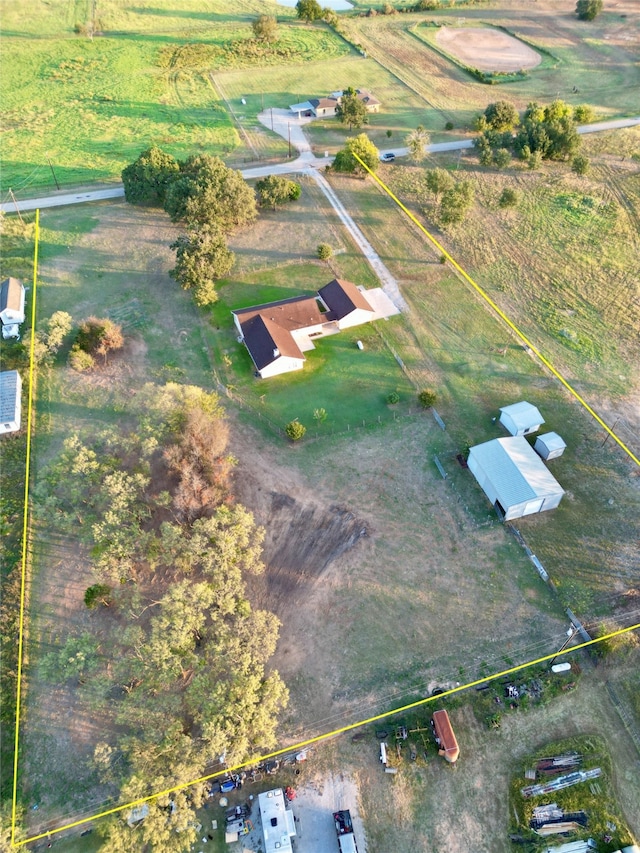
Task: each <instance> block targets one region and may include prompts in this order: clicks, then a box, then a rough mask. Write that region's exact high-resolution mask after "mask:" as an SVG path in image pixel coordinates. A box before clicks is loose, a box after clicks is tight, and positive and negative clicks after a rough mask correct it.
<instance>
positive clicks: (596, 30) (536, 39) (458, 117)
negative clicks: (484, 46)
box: [343, 3, 640, 129]
mask: <svg viewBox="0 0 640 853" xmlns="http://www.w3.org/2000/svg"><path fill="white" fill-rule="evenodd" d="M531 8H533V7H523V6H522V5H521V4H519V3H501V4H500V5H499V7H497V6H488V5H487V6H484V5H483V6H481V7H479V8H473V7H471V8H469V7H467V8H465V9H464V13H463V15H464V17H460V16H452V15H451V13H450V12H449V11H448V10H446V9H443V10H440V11H436V12H428V13H426V14H425V15H420V16H418V15H400V16H381V15H378V16H377V17H374V18H355V19H352V18H348V19H345V21H344V22H343V27H344V29H345V31H346V32H348V33H349V36H350V38H351V39H352V40H353V41H355V42H358V43H359V44H361V45H362V46H363V48H364V49H365V50H366V51H367V54H368V56H369V57H371V58H372V59H375V60H376V62H378V63H380V65H382V66H384V67H386V68H388V69H389V71H391V72H392V73H394V74H395V75H396V76H397V77H398V78H399V79H400V80H401V81H403V82H404V83H405V84H406V85H408V86H410V87H411V88H412V89H413V90H414V91H415V92H416V93H417V94H419V95H420V96H421V97H422V98H423V99H424V101H425V103H426V105H427V108H428V112H430V111H431V110H433V111H435V115H434V117H433V119H432V120H431V121H430V122H428V123H425V122H422V123H423V124H425V126H427V127H429V128H431V127H434V128H436V127H440V128H442V127H443V126H444V123H445V122H446V121H451V122H452V123H453V125H454V127H455V128H456V129H460V128H467V129H471V122H472V120H473V118H474V116H476V115H477V114H478V113H480V112H481V111H482V110H484V108H485V106H486V105H487V104H488V103H489V102H491V101H494V100H496V99H497V98H498V97H499V98H507V99H509V100H510V101H513V102H514V103H515V104H516V105H517V106H518V107H519V108H522V109H524V107H525V106H526V104H527V103H528V102H529V101H531V100H536V101H541V102H547V101H551V100H553V99H554V98H556V97H560V98H562V99H564V100H566V101H567V102H569V103H572V104H579V103H588V104H591V105H592V106H593V107H594V109H595V110H596V112H597V113H598V114H599V115H600V116H602V117H606V116H609V115H635V114H637V113H638V111H640V100H638V95H637V93H638V91H640V87H639V85H638V84H639V79H638V70H637V67H636V64H635V62H634V59H633V55H634V46H637V44H638V42H639V41H640V20H639V16H638V10H637V7H635V6H634V4H632V3H624V4H618V7H617V14H615V15H613V14H612V15H602V16H600V17H598V18H597V19H596V21H594V22H593V23H592V24H588V25H586V26H585V25H583V24H582V23H581V22H578V21H577V19H576V17H575V15H573V14H572V11H573V8H574V6H573V5H572V4H570V3H567V4H565V6H564V7H563V9H562V11H561V10H559V9H558V5H557V4H556V3H536V6H535V16H534V15H531ZM461 14H462V13H461ZM425 21H435V22H436V23H437V24H439V25H441V26H446V25H448V26H454V27H458V26H481V25H483V24H488V25H492V26H504V27H505V28H506V29H507V30H508V31H509V32H510V33H511V34H512V35H515V36H520V37H522V38H523V39H524V40H525V41H526V42H527V44H529V45H531V46H533V47H535V46H539V47H540V48H542V49H544V50H545V51H548V52H549V53H550V54H551V55H552V56H555V57H557V58H558V60H559V61H558V62H557V63H553V62H551V61H549V62H547V60H546V59H545V61H544V62H543V63H542V66H541V67H540V68H539V69H534V70H533V71H532V72H531V73H530V74H529V75H527V77H526V78H525V79H524V80H515V81H513V82H509V83H508V84H506V85H503V86H500V87H498V88H497V89H496V88H495V87H492V86H487V85H485V84H483V83H480V82H478V81H475V80H473V79H471V78H470V76H469V74H468V73H467V72H466V71H464V70H462V69H461V68H459V67H458V66H457V65H455V64H454V63H453V62H450V61H449V60H447V59H445V58H444V56H442V55H441V54H440V53H437V52H435V51H433V50H430V49H429V47H427V45H426V44H425V43H424V42H422V41H421V40H420V39H419V38H418V37H417V36H416V35H415V34H414V32H413V29H414V28H415V26H416V25H417V24H423V23H424V22H425ZM434 31H435V30H434ZM417 32H418V33H420V34H423V33H425V27H424V26H421V27H419V29H418V30H417ZM427 32H430V30H428V31H427ZM424 37H427V38H428V36H424ZM574 90H575V91H574Z"/></svg>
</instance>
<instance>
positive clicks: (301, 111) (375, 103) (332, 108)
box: [289, 89, 380, 118]
mask: <svg viewBox="0 0 640 853" xmlns="http://www.w3.org/2000/svg"><path fill="white" fill-rule="evenodd" d="M343 94H344V92H342V91H340V92H331V94H330V95H327V97H326V98H311V99H310V100H308V101H302V103H300V104H291V106H290V107H289V109H290V110H291V112H292V113H294V115H296V116H297V118H326V117H331V116H335V114H336V107H337V106H338V104H339V103H340V101H341V100H342V96H343ZM356 95H357V96H358V100H359V101H363V103H364V105H365V107H366V108H367V112H368V113H377V112H378V110H379V109H380V101H379V100H378V99H377V98H376V97H374V96H373V95H372V94H371V92H368V91H367V90H366V89H356Z"/></svg>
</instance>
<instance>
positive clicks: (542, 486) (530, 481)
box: [468, 435, 564, 521]
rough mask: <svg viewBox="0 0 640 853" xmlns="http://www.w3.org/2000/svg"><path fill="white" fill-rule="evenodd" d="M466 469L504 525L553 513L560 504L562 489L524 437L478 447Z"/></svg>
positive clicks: (494, 441)
mask: <svg viewBox="0 0 640 853" xmlns="http://www.w3.org/2000/svg"><path fill="white" fill-rule="evenodd" d="M468 465H469V470H470V471H471V473H472V474H473V476H474V477H475V478H476V480H477V481H478V483H479V484H480V487H481V488H482V490H483V491H484V493H485V495H486V496H487V497H488V498H489V500H490V501H491V503H492V504H493V506H494V507H495V508H496V510H497V512H498V514H499V515H501V516H502V517H503V518H504V520H505V521H509V520H510V519H512V518H522V516H524V515H531V514H532V513H535V512H544V511H545V510H548V509H554V508H555V507H557V506H558V504H559V503H560V501H561V500H562V496H563V494H564V489H563V488H562V486H561V485H560V483H558V481H557V480H556V478H555V477H554V476H553V474H552V473H551V472H550V471H549V469H548V468H547V466H546V465H545V464H544V462H543V461H542V459H540V457H539V456H538V455H537V453H536V452H535V451H534V450H533V448H532V447H531V445H530V444H529V442H528V441H527V439H526V438H524V436H520V435H516V436H512V437H511V438H494V439H493V440H492V441H485V442H484V444H477V445H476V446H475V447H472V448H471V450H470V451H469V459H468Z"/></svg>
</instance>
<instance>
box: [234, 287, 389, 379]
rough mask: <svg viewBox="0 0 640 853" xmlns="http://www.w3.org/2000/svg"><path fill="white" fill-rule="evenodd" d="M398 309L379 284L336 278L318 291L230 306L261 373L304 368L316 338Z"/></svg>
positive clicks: (240, 338)
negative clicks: (247, 305) (370, 286)
mask: <svg viewBox="0 0 640 853" xmlns="http://www.w3.org/2000/svg"><path fill="white" fill-rule="evenodd" d="M365 293H366V295H365ZM397 313H398V309H397V308H396V307H395V306H394V305H393V303H392V302H391V300H390V299H389V298H388V297H387V296H386V294H385V293H383V291H382V289H381V288H374V289H372V290H370V291H366V292H365V291H363V290H362V289H360V288H358V287H356V285H355V284H353V283H352V282H350V281H345V280H344V279H338V278H334V279H333V281H330V282H329V283H328V284H326V285H325V286H324V287H321V288H320V290H319V291H318V292H317V293H316V295H315V296H293V297H291V298H290V299H282V300H280V301H278V302H269V303H267V304H265V305H254V306H253V307H251V308H241V309H239V310H237V311H233V312H232V314H233V319H234V323H235V325H236V329H237V330H238V341H239V342H240V343H244V345H245V346H246V348H247V350H248V351H249V355H250V356H251V359H252V361H253V363H254V365H255V368H256V375H258V376H260V377H261V378H262V379H268V378H269V377H271V376H277V375H279V374H280V373H289V372H291V371H292V370H301V369H302V368H303V367H304V362H305V356H304V353H305V352H308V351H309V350H312V349H315V346H314V343H313V339H315V338H321V337H325V336H326V335H334V334H337V333H338V332H341V331H343V330H344V329H349V328H353V327H354V326H360V325H362V324H363V323H370V322H371V321H373V320H379V319H382V318H383V317H390V316H392V315H393V314H397Z"/></svg>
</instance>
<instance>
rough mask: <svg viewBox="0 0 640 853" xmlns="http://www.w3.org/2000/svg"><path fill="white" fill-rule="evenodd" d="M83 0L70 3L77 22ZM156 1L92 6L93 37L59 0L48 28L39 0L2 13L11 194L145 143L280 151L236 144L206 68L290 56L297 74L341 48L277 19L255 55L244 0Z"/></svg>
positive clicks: (181, 153)
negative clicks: (231, 0) (203, 2)
mask: <svg viewBox="0 0 640 853" xmlns="http://www.w3.org/2000/svg"><path fill="white" fill-rule="evenodd" d="M85 5H87V4H79V6H78V10H75V14H76V15H77V16H78V18H79V22H80V23H84V21H85V18H84V17H83V15H84V14H85V12H84V11H83V9H84V6H85ZM89 5H90V4H89ZM156 5H157V8H155V9H147V8H146V7H141V8H139V9H138V10H137V11H136V12H135V13H134V12H133V11H132V10H131V8H130V7H128V6H126V4H124V3H123V2H118V3H116V2H113V3H111V4H105V7H104V8H103V7H102V6H101V7H100V10H99V14H100V20H99V22H98V23H99V27H98V29H99V35H96V36H95V37H94V38H93V39H90V38H88V37H86V36H83V35H75V34H74V33H73V26H74V21H73V20H70V14H71V13H70V11H69V7H68V5H65V4H60V3H58V4H57V5H56V8H57V9H58V12H59V18H58V29H57V30H56V29H55V28H54V25H53V19H52V18H51V17H50V16H49V15H47V14H45V13H41V6H40V5H37V6H36V5H35V4H32V15H31V17H30V16H29V9H28V8H24V6H22V7H21V11H22V15H23V17H24V19H25V20H28V22H29V23H28V29H24V28H23V27H22V26H21V21H18V20H16V18H15V15H8V16H6V18H5V19H4V20H3V23H4V32H3V74H2V82H1V84H0V86H1V89H0V92H1V94H2V100H3V124H4V129H5V134H4V139H3V154H2V161H3V162H2V165H3V169H2V173H3V176H2V181H3V189H4V191H5V192H6V191H7V189H8V188H9V187H10V188H12V189H13V190H14V192H16V193H18V195H19V196H20V193H22V194H23V195H27V194H28V193H33V190H34V189H40V188H52V187H54V186H55V181H54V177H53V174H52V172H51V167H52V168H53V170H54V171H55V177H56V179H57V181H58V182H59V183H60V184H62V185H63V186H64V185H70V184H74V183H75V184H77V183H83V182H88V181H96V180H110V179H117V178H119V176H120V172H121V170H122V168H123V167H124V166H125V165H127V163H129V162H131V161H132V160H134V159H135V158H136V157H137V156H138V154H139V153H140V152H141V151H142V150H144V149H145V148H147V147H148V146H149V145H151V144H157V145H159V146H161V147H163V148H165V149H166V150H168V151H170V152H171V153H172V154H174V155H175V156H177V157H181V158H184V157H186V156H188V155H189V154H194V153H200V152H207V153H210V154H218V155H222V156H227V155H233V156H234V158H235V159H236V160H237V159H240V160H242V159H245V160H248V159H258V158H260V157H262V156H272V155H273V154H276V153H278V154H281V153H282V150H281V149H282V142H281V141H279V142H278V145H277V146H275V147H273V146H269V145H264V144H263V145H261V149H264V148H266V151H265V150H258V151H256V150H255V147H253V148H252V146H251V145H250V144H248V143H247V141H246V139H245V138H244V137H242V136H241V135H240V134H239V132H238V128H237V127H236V125H235V123H234V118H233V116H231V115H230V114H229V112H228V110H227V106H226V104H225V103H224V101H223V100H222V98H221V96H220V94H219V92H218V90H217V89H216V88H215V86H213V85H212V83H211V79H210V76H209V75H210V74H211V73H215V72H217V71H219V70H220V69H222V68H229V67H234V66H235V67H238V66H239V67H242V66H253V67H256V66H257V67H260V66H261V65H262V64H268V63H277V64H278V65H284V66H285V67H286V66H287V65H288V64H292V65H293V66H295V67H296V68H297V71H296V72H295V73H296V75H297V76H298V77H300V66H301V64H302V63H305V64H306V63H308V62H312V61H314V60H317V59H319V58H320V57H322V58H323V59H333V58H336V57H340V56H341V55H343V54H345V53H349V52H350V48H349V47H348V45H347V44H346V43H345V42H344V41H343V40H342V39H341V38H340V37H339V36H337V35H335V34H334V33H332V31H330V30H329V29H327V28H325V29H319V28H315V29H314V28H311V27H308V26H303V25H298V24H296V23H291V24H289V23H287V22H286V20H285V22H284V23H282V24H280V26H279V34H280V35H279V39H278V41H277V42H276V44H275V45H274V46H273V49H272V50H267V51H262V52H258V55H255V56H254V55H253V54H252V52H251V50H252V48H251V44H252V41H251V39H252V35H253V33H252V29H251V23H250V22H251V20H252V18H253V17H254V15H250V14H249V12H250V11H253V12H256V11H257V10H256V9H254V8H253V6H252V4H240V6H239V8H238V9H237V10H236V11H229V10H230V7H229V4H227V6H226V9H227V12H226V13H223V11H222V9H223V8H224V6H223V4H220V3H213V4H209V5H208V7H205V8H203V9H202V10H199V11H198V12H197V13H196V12H194V11H193V10H192V9H190V8H189V7H188V6H187V5H184V6H182V7H181V6H180V5H179V6H178V8H177V9H176V8H175V7H173V6H172V5H170V4H168V3H167V2H166V0H163V2H161V3H159V4H156ZM254 5H255V4H254ZM208 10H209V13H208ZM163 12H165V13H171V14H163ZM41 18H42V20H41ZM40 21H41V29H39V28H38V25H39V22H40ZM154 28H155V29H154ZM34 31H35V32H34ZM287 105H288V104H287ZM49 160H50V161H51V167H50V165H49Z"/></svg>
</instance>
